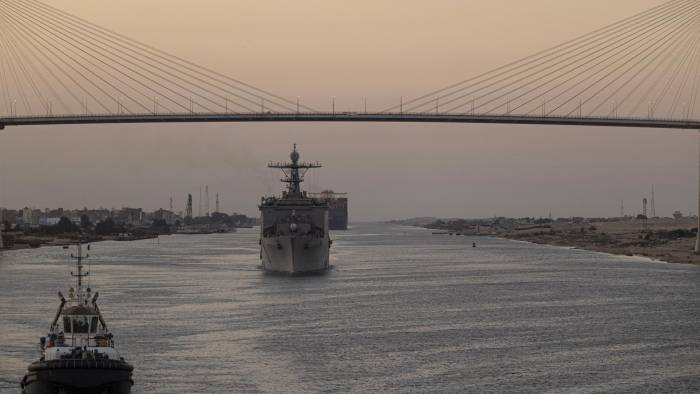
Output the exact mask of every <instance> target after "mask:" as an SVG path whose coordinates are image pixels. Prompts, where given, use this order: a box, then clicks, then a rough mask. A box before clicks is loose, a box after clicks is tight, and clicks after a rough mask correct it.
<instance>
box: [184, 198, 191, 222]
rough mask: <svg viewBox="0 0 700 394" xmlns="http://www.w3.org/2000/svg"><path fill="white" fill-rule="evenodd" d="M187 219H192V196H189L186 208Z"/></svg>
mask: <svg viewBox="0 0 700 394" xmlns="http://www.w3.org/2000/svg"><path fill="white" fill-rule="evenodd" d="M185 217H186V218H190V219H192V195H191V194H188V195H187V207H186V208H185Z"/></svg>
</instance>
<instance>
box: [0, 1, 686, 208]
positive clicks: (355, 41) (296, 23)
mask: <svg viewBox="0 0 700 394" xmlns="http://www.w3.org/2000/svg"><path fill="white" fill-rule="evenodd" d="M48 3H49V4H51V5H54V6H56V7H59V8H61V9H63V10H65V11H67V12H70V13H72V14H75V15H77V16H80V17H83V18H85V19H87V20H90V21H92V22H94V23H96V24H98V25H101V26H105V27H107V28H110V29H112V30H115V31H118V32H120V33H123V34H126V35H128V36H131V37H133V38H136V39H138V40H140V41H142V42H146V43H149V44H152V45H154V46H156V47H158V48H161V49H163V50H166V51H168V52H170V53H174V54H177V55H179V56H181V57H184V58H186V59H189V60H192V61H194V62H197V63H199V64H203V65H206V66H208V67H210V68H213V69H215V70H217V71H221V72H223V73H225V74H227V75H230V76H233V77H235V78H238V79H241V80H243V81H246V82H248V83H251V84H254V85H256V86H259V87H262V88H264V89H267V90H270V91H273V92H275V93H277V94H279V95H282V96H285V97H288V98H290V99H294V98H296V97H297V96H300V97H301V100H302V103H304V104H308V105H310V106H312V107H316V108H319V109H322V110H323V109H328V108H329V106H330V101H331V97H336V108H337V109H338V110H339V111H345V110H347V111H357V110H360V109H361V108H362V105H363V102H364V98H365V97H366V98H367V101H368V106H369V109H370V110H372V109H375V110H376V109H384V108H386V107H388V106H391V105H394V104H396V103H398V101H399V97H402V96H403V97H404V98H410V97H415V96H417V95H420V94H422V93H425V92H428V91H430V90H433V89H436V88H439V87H442V86H445V85H448V84H451V83H453V82H456V81H460V80H463V79H465V78H467V77H470V76H473V75H476V74H478V73H480V72H483V71H486V70H490V69H493V68H495V67H498V66H500V65H502V64H504V63H507V62H509V61H511V60H514V59H517V58H520V57H523V56H526V55H529V54H531V53H534V52H536V51H539V50H541V49H544V48H547V47H550V46H552V45H556V44H558V43H561V42H563V41H566V40H567V39H570V38H573V37H576V36H578V35H581V34H584V33H587V32H589V31H591V30H594V29H596V28H599V27H601V26H604V25H606V24H609V23H612V22H615V21H618V20H620V19H623V18H625V17H628V16H631V15H633V14H635V13H638V12H640V11H643V10H646V9H648V8H650V7H653V6H655V5H658V4H660V3H661V1H658V0H656V1H652V0H634V1H632V0H619V1H616V2H614V3H612V4H611V2H609V1H603V0H591V1H587V2H579V1H573V0H556V1H554V0H539V1H512V0H511V1H507V0H495V1H490V2H477V1H463V2H462V1H454V0H441V1H418V0H414V1H384V2H379V3H377V2H370V1H358V2H353V4H352V7H348V6H347V4H346V3H340V2H324V1H305V2H295V3H288V2H283V1H268V2H265V3H264V4H263V5H261V3H260V2H254V1H236V2H231V1H223V0H218V1H215V0H205V1H201V2H197V5H196V6H195V5H194V3H192V2H185V1H172V0H171V1H165V0H151V1H149V2H137V1H135V0H125V1H121V2H119V3H105V2H79V1H76V0H55V1H50V2H48ZM295 142H296V143H297V144H298V146H299V150H300V152H301V155H302V159H304V160H319V161H321V162H323V164H324V168H323V169H321V170H319V171H318V174H314V172H313V171H312V172H310V173H309V176H308V179H307V184H306V185H305V186H307V187H309V188H310V189H312V190H315V191H317V190H320V189H322V188H331V189H334V190H336V191H341V192H348V193H350V195H349V198H350V220H351V221H353V220H354V221H366V220H385V219H397V218H407V217H415V216H436V217H489V216H493V215H499V216H500V215H503V216H536V217H537V216H547V215H548V214H549V213H550V212H551V213H552V215H553V216H555V217H566V216H614V215H618V214H619V205H620V201H621V200H624V203H625V209H626V212H627V213H629V214H636V213H639V212H641V200H642V198H644V197H647V198H649V199H650V198H651V194H650V189H651V185H652V184H654V185H655V191H656V196H655V197H656V211H657V213H658V214H659V215H660V216H670V215H671V213H672V212H673V211H675V210H680V211H682V212H683V213H684V214H689V213H690V212H697V187H698V186H697V176H698V175H697V171H698V164H697V155H698V136H697V133H694V132H687V131H685V132H683V131H671V130H642V129H615V128H592V127H563V126H503V125H465V124H462V125H437V124H341V123H332V124H331V123H329V124H324V123H313V124H311V123H310V124H302V123H290V124H265V123H256V124H246V123H240V124H236V123H231V124H159V125H99V126H50V127H38V126H37V127H20V128H8V129H6V130H4V132H2V133H0V206H2V207H11V208H20V207H23V206H34V207H37V208H44V207H64V208H82V207H84V206H87V207H99V206H103V207H107V208H111V207H121V206H136V207H143V208H146V209H157V208H167V207H168V199H169V197H170V196H173V198H174V200H175V210H176V211H179V210H182V209H184V204H185V198H186V195H187V193H192V195H193V197H195V206H196V199H197V197H198V193H199V188H200V187H203V186H204V185H205V184H208V185H209V188H210V194H211V201H212V203H211V206H212V207H213V200H214V197H213V196H214V194H215V193H220V194H221V198H222V211H225V212H231V211H237V212H242V213H246V214H249V215H257V209H256V204H257V203H258V202H259V199H260V196H261V195H263V194H265V193H270V192H279V191H280V190H281V188H282V184H281V183H279V182H278V179H279V174H277V173H275V172H273V171H271V170H268V169H267V168H266V167H265V165H266V163H267V161H269V160H274V161H277V160H285V159H287V158H288V155H289V152H290V150H291V147H292V144H293V143H295Z"/></svg>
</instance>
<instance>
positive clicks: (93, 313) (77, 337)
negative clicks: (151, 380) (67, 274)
mask: <svg viewBox="0 0 700 394" xmlns="http://www.w3.org/2000/svg"><path fill="white" fill-rule="evenodd" d="M87 248H88V250H90V246H89V245H88V247H87ZM88 257H89V255H85V256H83V254H82V244H81V243H78V255H77V256H75V255H73V254H71V258H73V259H75V260H76V266H77V274H74V273H73V272H71V276H74V277H76V278H77V290H76V289H73V288H71V289H70V290H68V300H66V299H65V297H64V296H63V294H61V292H58V298H59V299H60V300H61V304H60V305H59V307H58V311H57V312H56V316H55V317H54V319H53V321H52V322H51V327H50V328H49V332H48V335H46V336H45V337H41V338H39V343H40V348H41V358H40V359H39V361H35V362H33V363H31V364H29V367H28V372H27V374H26V375H25V376H24V378H23V379H22V383H21V384H22V393H23V394H49V393H51V394H56V393H60V394H74V393H75V394H86V393H99V394H102V393H109V394H128V393H131V386H132V385H133V384H134V381H133V380H132V377H131V375H132V371H133V370H134V367H132V366H131V364H129V363H127V362H126V361H124V358H123V357H121V356H120V355H119V353H118V352H117V351H116V350H115V349H114V339H113V335H112V333H111V332H109V330H108V329H107V324H106V323H105V321H104V318H103V317H102V313H100V308H99V307H98V306H97V297H98V293H97V292H95V293H94V294H93V293H92V290H91V289H90V288H89V287H87V288H86V289H84V288H83V278H84V277H86V276H88V275H89V274H90V273H89V272H83V260H84V259H86V258H88Z"/></svg>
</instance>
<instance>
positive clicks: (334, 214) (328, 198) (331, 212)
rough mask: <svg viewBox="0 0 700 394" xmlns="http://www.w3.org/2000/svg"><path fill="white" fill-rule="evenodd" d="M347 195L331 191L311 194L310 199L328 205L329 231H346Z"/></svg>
mask: <svg viewBox="0 0 700 394" xmlns="http://www.w3.org/2000/svg"><path fill="white" fill-rule="evenodd" d="M347 195H348V194H347V193H335V192H334V191H333V190H324V191H322V192H320V193H312V194H311V196H312V197H315V198H318V199H319V200H321V201H325V202H326V203H328V228H329V229H331V230H347V229H348V197H347Z"/></svg>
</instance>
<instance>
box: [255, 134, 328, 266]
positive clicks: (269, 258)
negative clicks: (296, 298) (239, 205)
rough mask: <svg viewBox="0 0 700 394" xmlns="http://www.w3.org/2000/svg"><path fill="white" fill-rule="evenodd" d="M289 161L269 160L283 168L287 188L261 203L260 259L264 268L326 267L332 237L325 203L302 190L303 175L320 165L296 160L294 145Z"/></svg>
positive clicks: (263, 199)
mask: <svg viewBox="0 0 700 394" xmlns="http://www.w3.org/2000/svg"><path fill="white" fill-rule="evenodd" d="M289 157H290V159H291V160H292V161H291V163H269V164H268V167H270V168H277V169H280V170H282V172H283V173H284V178H283V179H282V182H285V183H286V184H287V190H286V191H284V192H283V193H282V196H281V197H263V198H262V199H261V203H260V206H259V208H260V221H261V223H260V259H261V260H262V267H263V269H264V270H266V271H271V272H283V273H290V274H296V273H309V272H320V271H325V270H327V269H328V266H329V248H330V245H331V240H330V237H329V235H328V203H327V202H325V201H322V200H320V199H317V198H313V197H310V196H309V195H308V194H307V193H306V192H305V191H302V190H301V183H302V182H303V181H304V175H305V174H306V172H307V171H308V170H309V169H312V168H320V167H321V164H320V163H318V162H315V163H304V162H300V161H299V152H297V149H296V144H295V145H294V150H293V151H292V153H291V154H290V156H289Z"/></svg>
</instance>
